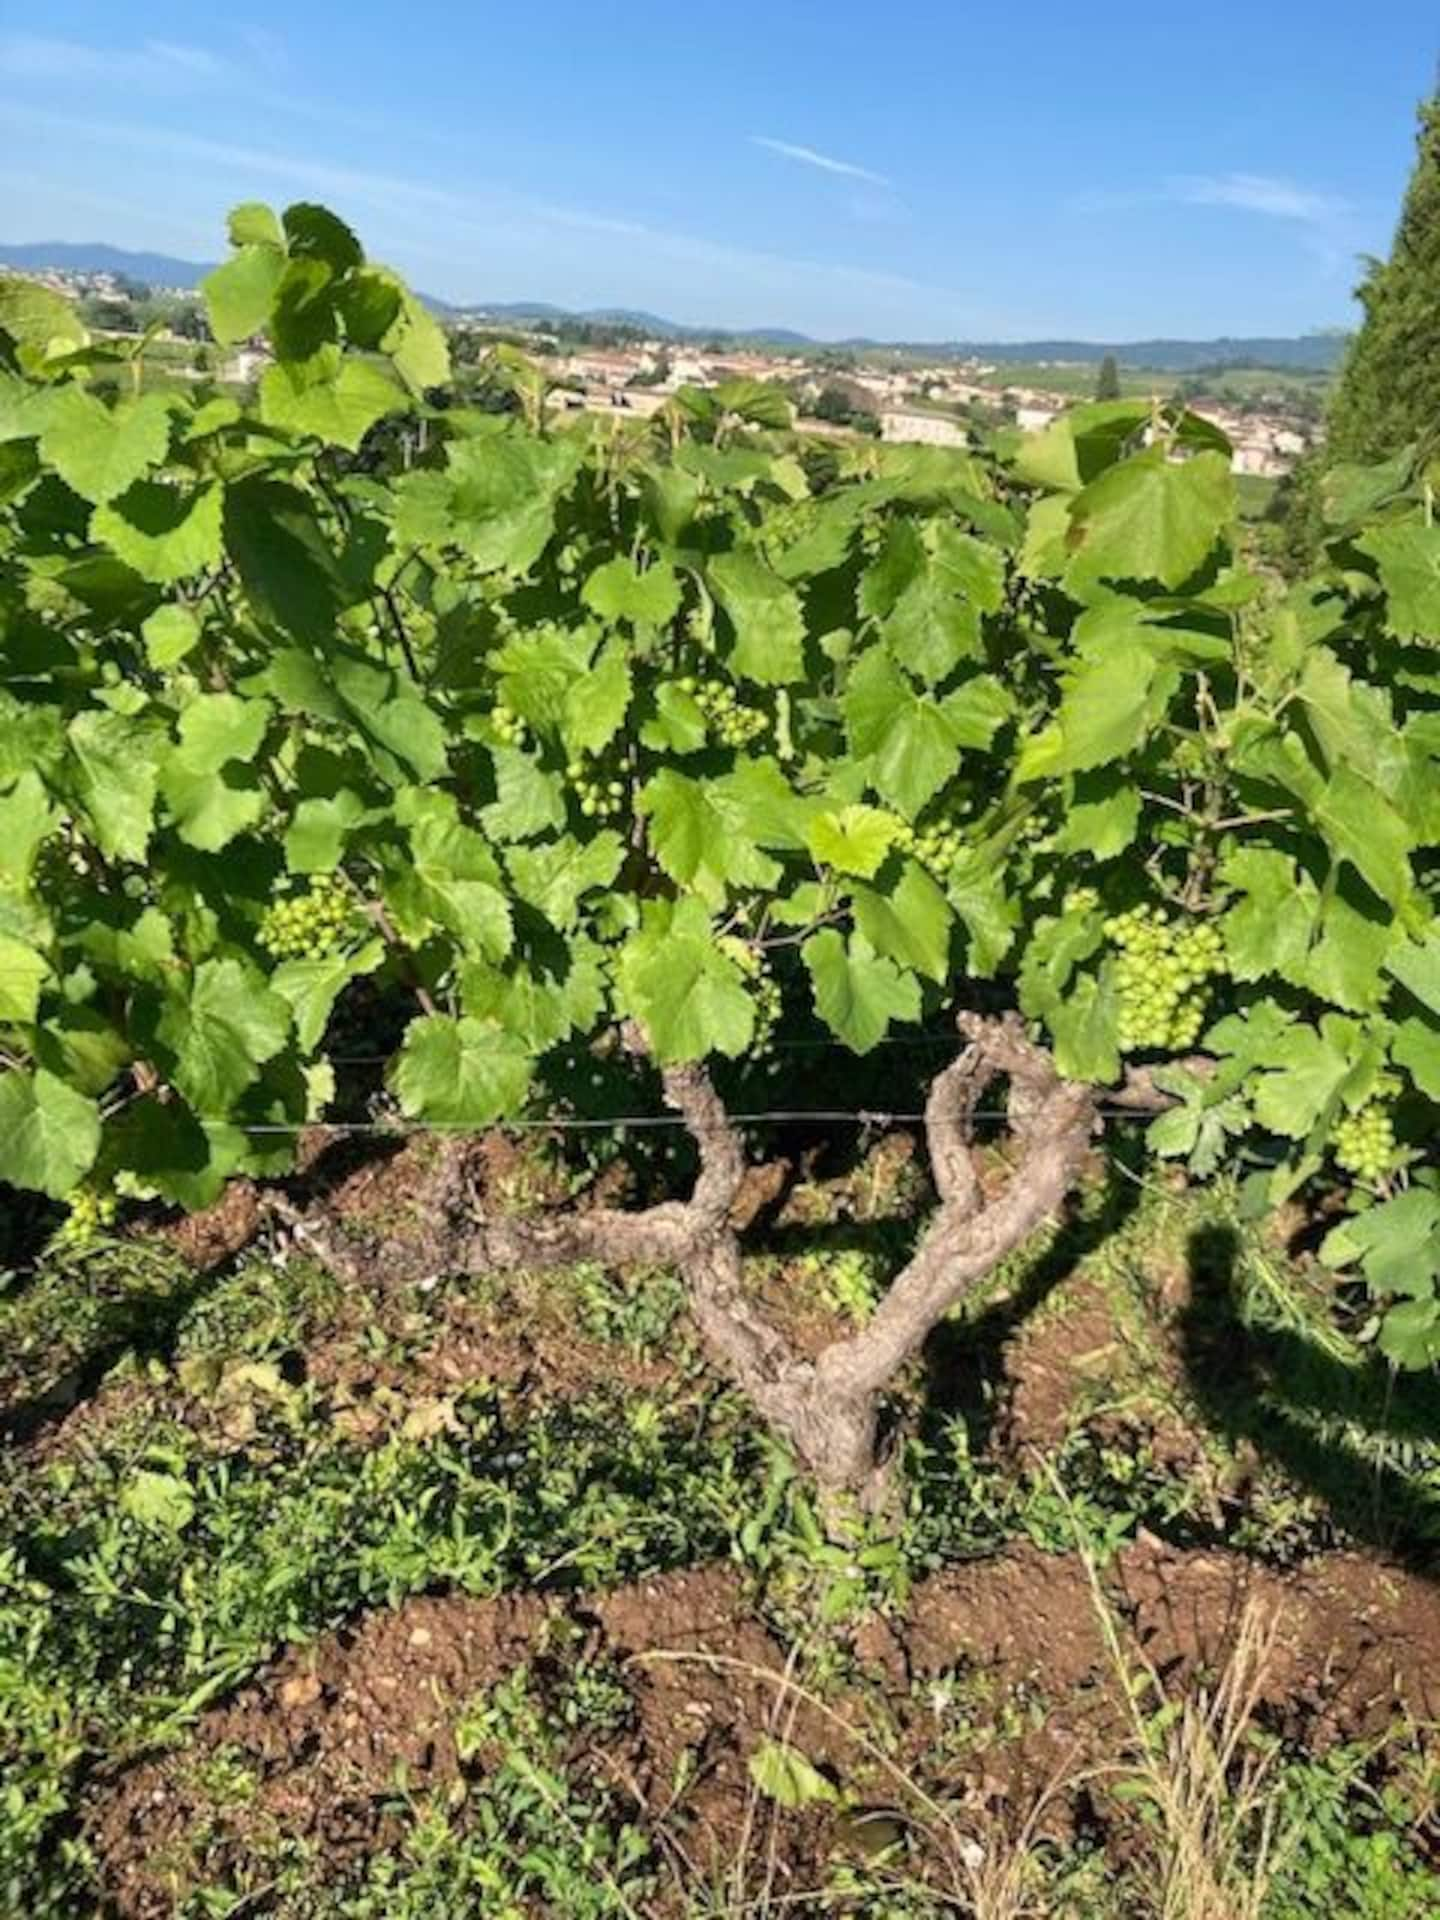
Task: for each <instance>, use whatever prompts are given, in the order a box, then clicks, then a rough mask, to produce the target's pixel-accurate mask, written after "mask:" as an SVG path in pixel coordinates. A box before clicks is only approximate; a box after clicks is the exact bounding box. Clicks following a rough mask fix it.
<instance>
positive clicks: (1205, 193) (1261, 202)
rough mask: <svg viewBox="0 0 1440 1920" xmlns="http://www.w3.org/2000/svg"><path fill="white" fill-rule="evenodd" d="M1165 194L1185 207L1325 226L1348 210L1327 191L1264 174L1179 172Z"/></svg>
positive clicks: (1344, 204) (1345, 205) (1341, 201)
mask: <svg viewBox="0 0 1440 1920" xmlns="http://www.w3.org/2000/svg"><path fill="white" fill-rule="evenodd" d="M1169 197H1171V198H1172V199H1175V200H1179V201H1182V202H1184V203H1185V204H1186V205H1187V206H1192V207H1235V208H1238V209H1239V210H1240V211H1241V212H1242V213H1261V214H1268V215H1269V216H1270V217H1271V218H1272V219H1276V220H1298V221H1301V222H1302V223H1303V224H1305V225H1306V226H1323V225H1327V224H1328V223H1329V222H1331V221H1333V220H1335V219H1337V218H1339V217H1341V216H1343V215H1344V214H1346V213H1348V212H1349V207H1348V205H1347V203H1346V202H1345V201H1344V200H1340V199H1337V198H1335V197H1334V196H1333V195H1331V194H1327V193H1316V192H1314V191H1313V190H1312V189H1311V188H1309V187H1301V186H1297V185H1296V183H1295V182H1294V181H1293V180H1277V179H1274V178H1272V177H1271V176H1270V175H1269V174H1264V173H1221V174H1182V175H1180V176H1179V177H1178V178H1176V179H1175V180H1172V181H1171V182H1170V183H1169Z"/></svg>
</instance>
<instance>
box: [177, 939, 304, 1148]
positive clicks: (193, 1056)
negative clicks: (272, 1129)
mask: <svg viewBox="0 0 1440 1920" xmlns="http://www.w3.org/2000/svg"><path fill="white" fill-rule="evenodd" d="M157 1032H158V1034H159V1037H160V1039H161V1040H162V1041H163V1043H164V1044H165V1045H166V1046H167V1047H168V1048H169V1049H170V1051H171V1053H172V1054H173V1055H174V1056H175V1066H174V1069H173V1073H172V1076H171V1077H172V1078H173V1080H174V1083H175V1085H176V1087H178V1088H179V1090H180V1092H181V1093H182V1094H183V1095H184V1097H185V1099H186V1100H187V1101H188V1102H189V1103H190V1105H191V1107H193V1108H194V1110H195V1111H196V1113H198V1114H199V1115H200V1116H201V1118H202V1119H205V1120H211V1119H214V1120H219V1119H223V1118H224V1117H225V1116H226V1115H227V1114H228V1113H229V1112H230V1110H231V1108H232V1107H233V1105H234V1103H235V1101H236V1100H237V1099H238V1098H239V1096H240V1095H241V1094H242V1093H243V1092H244V1091H245V1089H246V1088H247V1087H248V1086H250V1085H251V1084H252V1083H253V1081H254V1080H255V1079H256V1078H257V1077H258V1075H259V1072H260V1068H261V1066H262V1065H263V1064H264V1063H265V1061H267V1060H273V1059H274V1057H275V1055H276V1054H277V1053H279V1052H280V1050H281V1049H282V1047H284V1045H285V1042H286V1040H287V1038H288V1037H289V1032H290V1008H289V1006H288V1004H287V1003H286V1002H285V1000H283V999H282V998H281V996H280V995H279V994H277V993H272V992H271V990H270V989H269V988H268V987H267V986H266V985H265V984H264V982H263V980H262V979H261V977H260V976H259V974H257V973H256V972H255V971H254V970H253V969H251V968H248V967H245V966H242V965H241V963H240V962H239V961H238V960H204V961H202V962H201V963H200V965H199V966H198V967H197V968H196V969H195V975H194V978H193V980H192V981H191V982H190V991H189V995H188V997H187V998H186V999H183V1000H180V999H175V1000H171V1001H170V1003H169V1004H168V1005H167V1006H166V1008H165V1010H164V1012H163V1013H162V1014H161V1016H160V1021H159V1025H158V1028H157Z"/></svg>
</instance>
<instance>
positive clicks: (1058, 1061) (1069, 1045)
mask: <svg viewBox="0 0 1440 1920" xmlns="http://www.w3.org/2000/svg"><path fill="white" fill-rule="evenodd" d="M1045 1024H1046V1025H1047V1026H1048V1027H1049V1029H1050V1036H1051V1038H1052V1040H1053V1041H1054V1043H1055V1065H1056V1067H1057V1068H1058V1069H1059V1071H1060V1072H1061V1073H1062V1074H1063V1075H1064V1077H1065V1078H1066V1079H1067V1080H1088V1081H1091V1082H1093V1083H1095V1084H1098V1085H1101V1086H1104V1085H1108V1084H1109V1083H1110V1082H1111V1081H1113V1080H1118V1079H1119V1077H1120V1049H1119V1034H1120V1002H1119V996H1118V995H1117V993H1116V991H1115V988H1114V986H1113V984H1112V982H1111V981H1110V978H1109V976H1108V973H1107V974H1106V975H1102V977H1101V978H1099V979H1096V977H1095V975H1094V974H1093V973H1082V974H1081V975H1080V976H1079V978H1078V979H1076V980H1075V981H1074V983H1073V984H1072V986H1071V987H1070V990H1069V991H1068V992H1067V993H1066V994H1064V995H1063V996H1062V997H1061V998H1059V999H1057V1000H1056V1001H1054V1002H1053V1003H1052V1004H1051V1005H1050V1006H1049V1007H1048V1008H1047V1010H1046V1013H1045Z"/></svg>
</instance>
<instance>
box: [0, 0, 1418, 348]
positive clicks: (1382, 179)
mask: <svg viewBox="0 0 1440 1920" xmlns="http://www.w3.org/2000/svg"><path fill="white" fill-rule="evenodd" d="M238 6H239V10H238V11H232V10H230V9H212V8H208V7H200V6H197V5H195V4H194V0H191V4H189V5H186V6H178V5H163V4H157V0H132V4H130V5H127V6H126V7H124V8H123V9H122V8H116V7H115V6H114V5H113V0H105V4H103V5H102V4H83V5H66V4H64V0H58V3H57V4H55V5H52V6H51V7H49V8H46V9H43V10H41V9H26V10H25V19H26V20H27V21H28V22H29V23H31V25H30V28H29V29H28V30H22V29H21V26H20V9H18V8H15V9H7V8H5V7H4V6H3V5H0V239H3V240H7V241H22V240H42V239H68V240H95V239H105V240H110V241H112V242H114V243H115V244H117V245H123V246H132V247H146V248H154V249H160V250H162V251H166V252H171V253H178V254H180V255H183V256H184V257H186V258H192V259H193V258H199V259H210V258H217V257H219V254H220V252H221V251H222V250H223V243H222V239H221V233H222V219H223V214H224V211H225V209H226V208H227V207H228V206H229V205H230V204H231V203H232V202H234V201H236V200H239V199H252V198H260V199H267V200H271V201H274V202H277V203H282V204H283V203H284V202H285V201H287V200H290V199H300V198H304V199H323V200H325V201H326V202H327V203H328V204H330V205H332V206H334V207H335V209H336V210H337V211H338V212H341V213H343V214H344V215H345V216H346V217H347V218H348V219H349V220H350V221H351V223H352V225H354V226H355V227H356V228H357V230H358V231H359V232H360V234H361V237H362V238H363V239H364V241H365V243H366V245H367V248H368V250H369V251H370V252H371V254H372V255H374V256H375V257H377V258H380V259H385V260H388V261H390V262H391V263H392V264H394V265H396V266H398V267H400V268H401V269H402V270H403V271H404V272H406V273H407V274H408V275H409V276H410V277H411V278H412V279H413V280H414V281H415V283H416V284H418V285H419V286H421V287H423V288H424V289H426V290H427V291H429V292H433V293H436V294H439V295H441V296H444V297H449V298H453V299H459V300H467V299H469V300H485V299H492V300H505V299H518V298H533V299H546V300H554V301H557V302H559V303H561V304H564V305H571V306H612V305H624V306H634V307H647V308H650V309H652V310H655V311H657V312H660V313H664V314H668V315H669V316H671V317H672V318H675V319H679V320H685V321H692V322H696V323H701V324H703V323H705V322H707V321H708V322H714V323H716V324H720V325H728V326H759V325H773V326H794V327H799V328H802V329H804V330H805V331H807V332H811V333H814V334H817V335H821V336H828V337H839V336H844V335H847V334H852V333H860V332H863V333H870V334H875V335H879V336H882V337H890V338H894V337H905V338H921V339H940V338H952V339H953V338H971V339H976V338H1001V339H1004V338H1025V337H1034V336H1039V335H1055V334H1064V335H1074V336H1080V337H1084V338H1090V339H1104V338H1133V337H1138V336H1143V335H1147V334H1153V333H1167V334H1177V335H1182V336H1191V337H1194V336H1209V335H1212V334H1217V333H1295V332H1304V331H1308V330H1309V329H1311V328H1314V327H1320V326H1334V325H1343V324H1346V323H1347V322H1348V321H1349V320H1350V319H1351V318H1352V316H1353V307H1352V303H1351V298H1350V290H1351V287H1352V285H1353V283H1354V280H1355V278H1356V260H1357V257H1358V256H1359V255H1360V254H1361V253H1363V252H1366V251H1382V252H1383V251H1384V250H1385V248H1386V247H1387V245H1388V242H1389V236H1390V233H1391V230H1392V227H1393V224H1394V218H1395V211H1396V208H1397V205H1398V201H1399V196H1400V194H1401V192H1402V190H1403V186H1404V182H1405V178H1406V175H1407V173H1408V170H1409V165H1410V160H1411V157H1412V153H1413V109H1414V105H1415V103H1416V101H1417V99H1418V98H1419V96H1420V95H1421V94H1422V93H1424V92H1425V91H1426V90H1427V88H1428V87H1429V85H1430V84H1431V82H1432V78H1433V75H1434V72H1435V61H1436V56H1437V53H1440V13H1437V11H1436V7H1435V0H1380V5H1379V7H1378V8H1376V9H1374V10H1373V11H1371V12H1370V13H1368V14H1367V15H1365V16H1364V17H1363V18H1362V17H1361V12H1360V10H1359V9H1357V8H1356V6H1355V4H1354V0H1310V3H1309V4H1306V5H1300V4H1297V3H1296V0H1262V3H1260V4H1257V0H1244V4H1241V0H1212V3H1211V4H1209V5H1207V6H1205V7H1203V8H1202V7H1195V6H1190V7H1178V6H1173V5H1167V4H1165V0H1148V3H1147V4H1145V5H1139V4H1133V3H1132V0H1112V4H1109V5H1104V6H1092V7H1080V6H1077V5H1075V4H1074V0H1032V4H1030V5H1029V6H1019V5H1014V4H1012V5H1009V6H994V5H987V6H980V5H976V4H974V0H893V3H892V4H891V5H889V6H875V5H861V4H858V0H825V3H824V4H820V3H819V0H763V3H762V0H731V3H730V4H729V5H728V6H725V7H691V8H683V7H678V6H676V5H674V4H673V0H672V4H667V5H664V6H659V5H653V4H650V3H649V0H628V4H626V5H624V6H623V7H621V6H616V7H610V8H605V7H599V8H597V7H595V6H580V5H576V4H573V3H572V0H547V4H544V5H536V6H533V7H528V8H527V7H518V6H514V5H509V6H503V7H502V6H497V5H494V4H492V3H491V0H473V4H470V5H467V6H464V7H461V6H458V5H456V4H454V0H451V3H450V4H448V5H447V4H441V3H440V0H406V4H404V5H403V6H398V7H397V6H395V5H394V4H380V0H349V3H348V4H347V5H345V6H343V7H342V6H340V5H337V4H334V3H333V0H299V4H294V0H292V3H291V4H290V5H287V6H282V5H279V4H278V3H277V0H238ZM12 22H13V23H14V24H13V25H12V24H11V23H12Z"/></svg>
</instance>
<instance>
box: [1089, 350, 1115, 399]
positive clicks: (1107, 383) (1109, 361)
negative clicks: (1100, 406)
mask: <svg viewBox="0 0 1440 1920" xmlns="http://www.w3.org/2000/svg"><path fill="white" fill-rule="evenodd" d="M1095 398H1096V399H1097V400H1118V399H1119V398H1120V369H1119V367H1118V366H1117V365H1116V364H1115V356H1114V354H1113V353H1107V354H1106V356H1105V358H1104V359H1103V360H1102V361H1101V362H1100V378H1099V379H1098V380H1097V381H1096V382H1095Z"/></svg>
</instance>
